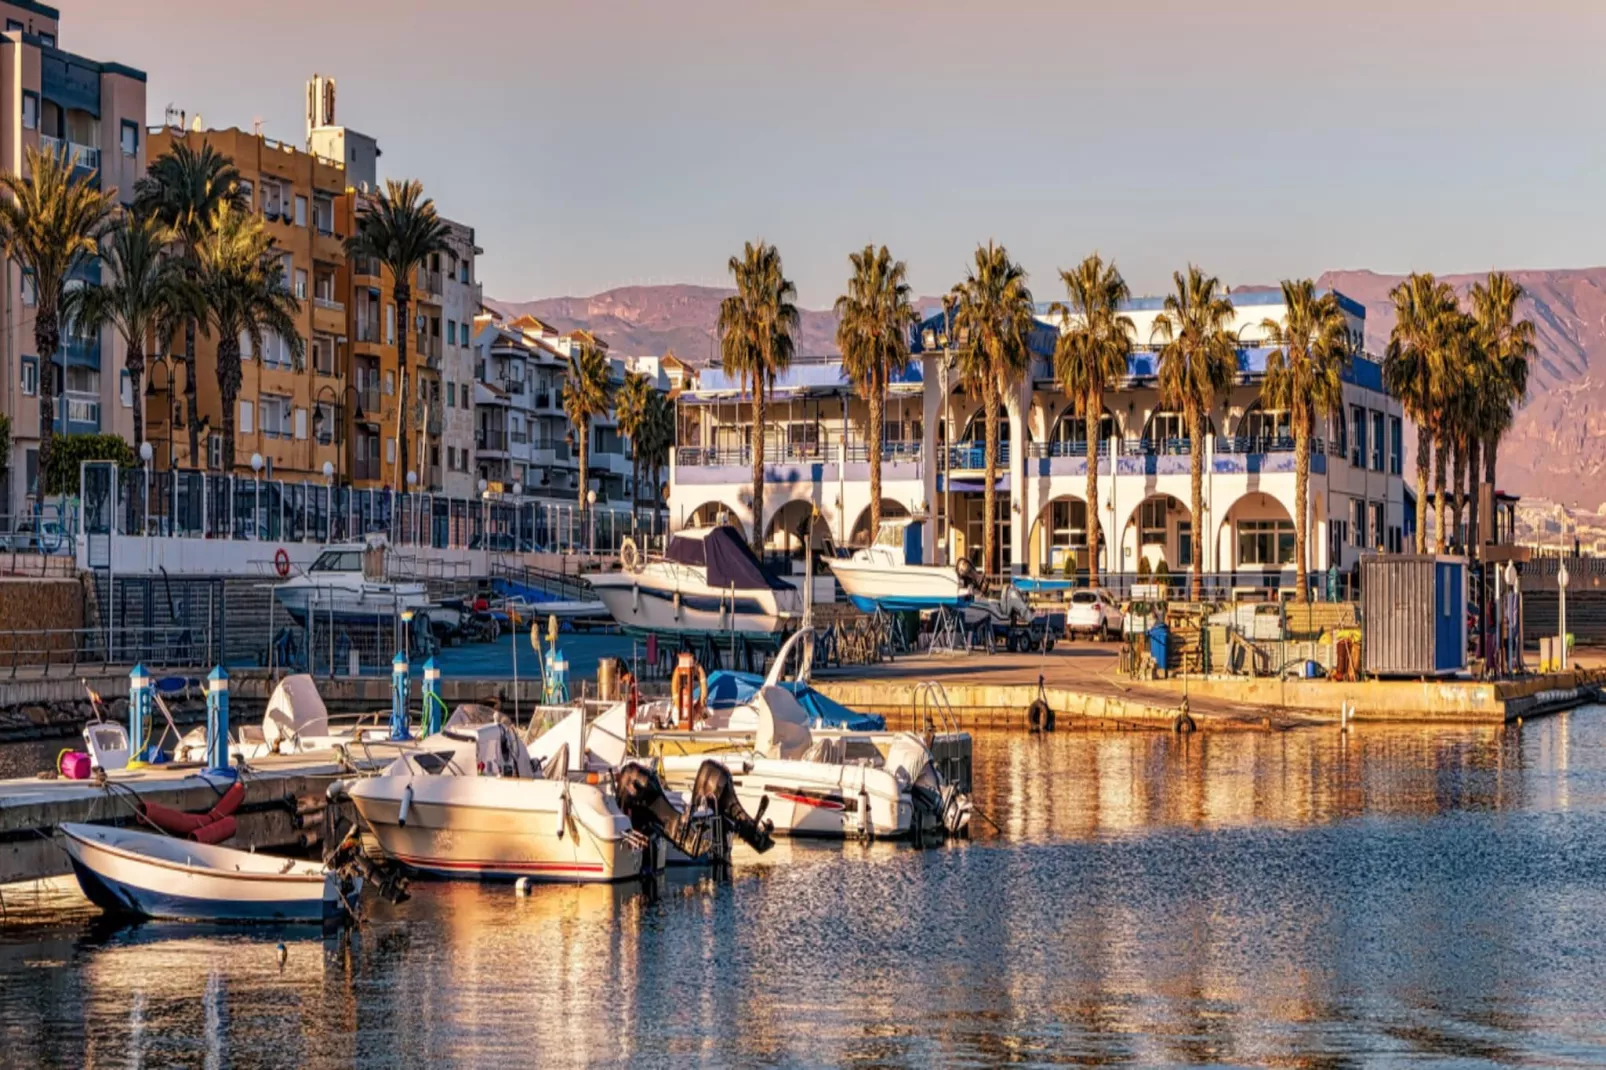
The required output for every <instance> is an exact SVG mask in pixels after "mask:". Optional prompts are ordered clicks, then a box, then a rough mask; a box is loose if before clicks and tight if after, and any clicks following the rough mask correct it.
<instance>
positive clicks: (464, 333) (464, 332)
mask: <svg viewBox="0 0 1606 1070" xmlns="http://www.w3.org/2000/svg"><path fill="white" fill-rule="evenodd" d="M465 281H466V280H465ZM461 326H462V339H463V344H464V345H468V324H466V323H464V324H462V325H461Z"/></svg>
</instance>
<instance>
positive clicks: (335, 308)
mask: <svg viewBox="0 0 1606 1070" xmlns="http://www.w3.org/2000/svg"><path fill="white" fill-rule="evenodd" d="M312 303H313V304H314V305H316V306H317V307H318V308H321V309H325V310H326V311H329V312H339V313H340V314H341V315H345V312H346V303H345V302H344V301H336V300H335V299H334V298H332V297H314V298H313V299H312Z"/></svg>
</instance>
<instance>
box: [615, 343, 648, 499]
mask: <svg viewBox="0 0 1606 1070" xmlns="http://www.w3.org/2000/svg"><path fill="white" fill-rule="evenodd" d="M652 394H653V388H652V383H651V382H650V381H649V380H648V379H647V377H646V376H645V375H638V374H636V373H635V372H627V373H626V374H625V381H624V385H623V386H621V387H620V388H619V394H618V397H617V398H616V399H615V401H614V417H615V418H616V419H617V420H618V421H619V433H620V434H622V435H625V436H626V437H628V438H629V439H630V477H631V484H630V485H631V487H632V490H631V495H630V497H631V509H630V519H631V521H632V522H634V520H635V518H636V510H635V507H636V505H638V504H639V503H640V502H641V469H642V463H641V456H642V438H643V435H642V432H643V430H644V429H645V427H646V421H647V399H648V398H649V397H651V396H652Z"/></svg>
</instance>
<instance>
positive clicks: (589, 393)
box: [563, 345, 613, 511]
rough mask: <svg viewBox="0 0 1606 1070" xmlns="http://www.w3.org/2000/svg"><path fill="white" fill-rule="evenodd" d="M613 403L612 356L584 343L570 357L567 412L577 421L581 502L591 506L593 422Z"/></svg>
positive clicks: (565, 394) (565, 393) (565, 395)
mask: <svg viewBox="0 0 1606 1070" xmlns="http://www.w3.org/2000/svg"><path fill="white" fill-rule="evenodd" d="M612 404H613V387H612V385H611V384H610V383H609V381H608V357H607V354H606V353H605V352H604V351H603V350H602V347H600V346H594V345H582V346H580V347H579V349H578V350H576V352H575V353H574V355H573V356H571V357H570V358H569V376H568V378H567V379H566V380H565V381H564V384H563V411H564V414H565V415H567V416H568V417H569V422H570V423H572V424H574V432H575V439H576V444H577V445H578V446H579V450H580V453H579V456H580V489H579V491H578V492H577V493H578V495H579V505H580V509H581V510H582V511H584V510H586V509H588V508H589V503H587V501H586V490H587V488H588V487H589V485H590V482H591V471H590V461H591V421H592V420H594V419H596V418H597V417H598V416H601V415H603V414H604V413H606V412H607V411H608V408H609V406H611V405H612Z"/></svg>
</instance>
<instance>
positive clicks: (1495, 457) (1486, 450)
mask: <svg viewBox="0 0 1606 1070" xmlns="http://www.w3.org/2000/svg"><path fill="white" fill-rule="evenodd" d="M1499 460H1500V436H1499V435H1490V436H1489V439H1488V441H1486V442H1485V443H1484V444H1483V481H1484V483H1486V484H1488V487H1489V516H1490V517H1491V518H1492V519H1493V526H1492V527H1491V528H1490V529H1489V534H1488V535H1487V536H1485V537H1486V538H1488V539H1489V540H1490V541H1491V542H1493V541H1494V540H1496V539H1498V538H1500V519H1499V517H1498V516H1497V515H1496V513H1495V509H1496V507H1497V505H1498V503H1497V502H1496V501H1495V488H1496V486H1497V485H1498V484H1496V482H1495V469H1496V466H1497V464H1498V462H1499Z"/></svg>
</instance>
